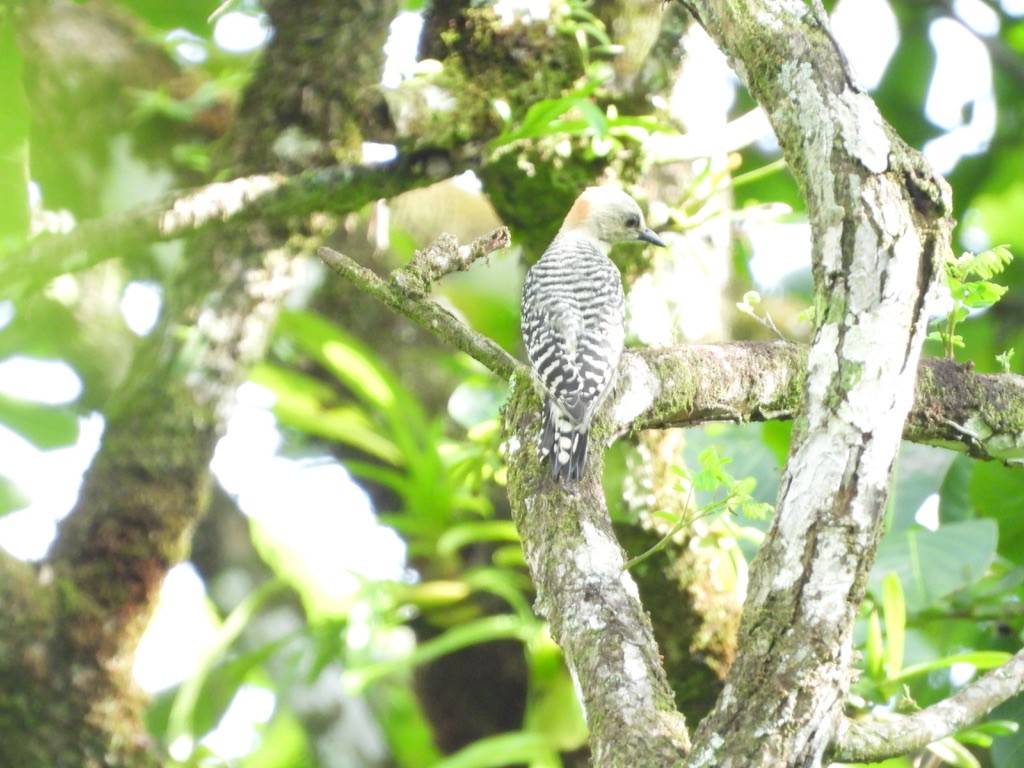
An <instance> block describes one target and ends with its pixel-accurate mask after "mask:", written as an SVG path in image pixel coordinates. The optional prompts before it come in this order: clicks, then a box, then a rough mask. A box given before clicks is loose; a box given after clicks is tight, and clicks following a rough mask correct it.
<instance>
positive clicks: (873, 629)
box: [864, 609, 885, 680]
mask: <svg viewBox="0 0 1024 768" xmlns="http://www.w3.org/2000/svg"><path fill="white" fill-rule="evenodd" d="M884 651H885V643H884V641H883V640H882V622H881V620H880V619H879V617H878V611H877V610H874V609H872V611H871V613H870V614H869V615H868V634H867V638H866V640H865V643H864V668H865V669H866V670H867V673H868V675H869V676H870V677H871V678H873V679H875V680H878V679H880V678H881V677H882V669H883V660H884V659H883V653H884Z"/></svg>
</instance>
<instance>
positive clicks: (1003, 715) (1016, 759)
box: [989, 693, 1024, 768]
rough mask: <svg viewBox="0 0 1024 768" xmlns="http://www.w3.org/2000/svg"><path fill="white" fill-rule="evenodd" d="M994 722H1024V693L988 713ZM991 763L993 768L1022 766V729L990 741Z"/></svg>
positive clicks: (1023, 751) (1023, 744)
mask: <svg viewBox="0 0 1024 768" xmlns="http://www.w3.org/2000/svg"><path fill="white" fill-rule="evenodd" d="M989 717H991V718H993V719H995V720H1009V721H1011V722H1013V723H1022V722H1024V693H1018V694H1017V695H1016V696H1014V697H1013V698H1012V699H1010V700H1008V701H1005V702H1003V703H1002V704H1000V705H999V706H998V707H996V708H995V709H994V710H992V712H990V713H989ZM990 754H991V756H992V763H993V765H994V768H1020V766H1022V765H1024V729H1018V731H1017V732H1016V733H1013V734H1009V735H1005V736H996V738H995V739H993V741H992V751H991V753H990Z"/></svg>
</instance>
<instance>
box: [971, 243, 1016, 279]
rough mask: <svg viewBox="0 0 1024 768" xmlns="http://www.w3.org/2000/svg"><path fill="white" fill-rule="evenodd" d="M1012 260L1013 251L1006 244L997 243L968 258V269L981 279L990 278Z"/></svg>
mask: <svg viewBox="0 0 1024 768" xmlns="http://www.w3.org/2000/svg"><path fill="white" fill-rule="evenodd" d="M1011 261H1013V253H1011V252H1010V249H1009V247H1008V246H1006V245H997V246H995V247H994V248H989V249H988V250H987V251H982V252H981V253H977V254H975V255H974V256H973V257H972V258H971V260H970V267H969V271H970V272H971V273H972V274H975V275H977V276H978V277H980V278H981V279H982V280H991V279H992V278H993V277H995V276H996V275H998V274H999V273H1000V272H1002V271H1003V270H1004V269H1006V267H1008V266H1009V264H1010V262H1011Z"/></svg>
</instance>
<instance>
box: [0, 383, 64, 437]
mask: <svg viewBox="0 0 1024 768" xmlns="http://www.w3.org/2000/svg"><path fill="white" fill-rule="evenodd" d="M0 423H2V424H5V425H6V426H8V427H10V428H11V429H12V430H14V431H15V432H17V433H18V434H19V435H21V436H22V437H24V438H25V439H26V440H28V441H29V442H30V443H32V444H33V445H35V446H36V447H37V448H41V449H43V450H49V449H52V448H63V447H64V446H67V445H72V444H74V442H75V441H76V440H78V416H77V415H75V413H74V412H73V411H72V410H71V409H70V408H68V407H67V406H59V405H56V406H55V405H48V404H46V403H33V402H31V401H29V400H20V399H18V398H15V397H10V396H9V395H4V394H0Z"/></svg>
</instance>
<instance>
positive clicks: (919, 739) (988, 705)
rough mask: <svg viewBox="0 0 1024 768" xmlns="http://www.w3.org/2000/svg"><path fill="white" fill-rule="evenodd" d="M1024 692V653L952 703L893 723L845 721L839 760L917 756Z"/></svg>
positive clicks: (939, 704)
mask: <svg viewBox="0 0 1024 768" xmlns="http://www.w3.org/2000/svg"><path fill="white" fill-rule="evenodd" d="M1021 690H1024V651H1018V652H1017V654H1016V655H1015V656H1014V657H1013V658H1012V659H1010V660H1009V661H1008V662H1006V663H1005V664H1003V665H1002V666H1001V667H998V668H996V669H993V670H992V671H991V672H989V673H987V674H986V675H984V676H982V677H981V678H979V679H978V680H976V681H975V682H973V683H971V684H970V685H968V686H966V687H964V688H963V689H961V690H959V691H957V692H956V693H955V694H953V695H952V696H950V697H949V698H948V699H943V700H942V701H939V702H936V703H935V704H932V705H931V706H929V707H925V708H924V709H922V710H920V711H918V712H914V713H913V714H910V715H906V716H905V717H898V718H895V719H893V720H878V721H872V722H858V721H853V720H842V721H840V725H839V728H838V730H837V734H836V740H835V745H834V752H833V757H834V758H835V759H837V760H842V761H843V762H857V763H870V762H875V761H878V760H884V759H885V758H887V757H891V756H892V755H903V754H908V753H911V752H916V751H917V750H919V749H922V748H924V747H926V746H927V745H928V744H931V743H932V742H935V741H938V740H939V739H944V738H946V737H947V736H951V735H952V734H954V733H956V732H957V731H958V730H960V729H961V728H965V727H967V726H968V725H971V724H972V723H975V722H977V721H978V720H980V719H981V718H982V717H984V716H985V715H987V714H988V713H989V712H991V711H992V710H993V709H995V708H996V707H997V706H999V705H1000V704H1002V703H1003V702H1004V701H1006V700H1007V699H1009V698H1010V697H1011V696H1015V695H1017V694H1018V693H1020V692H1021Z"/></svg>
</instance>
